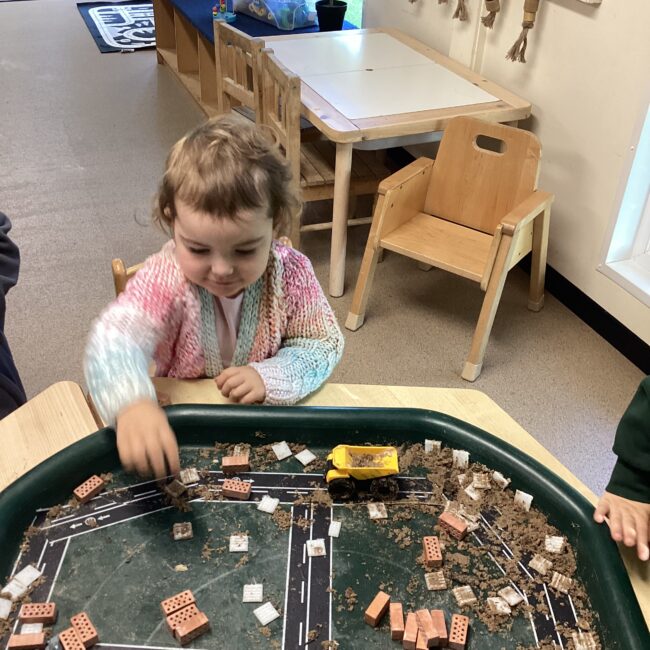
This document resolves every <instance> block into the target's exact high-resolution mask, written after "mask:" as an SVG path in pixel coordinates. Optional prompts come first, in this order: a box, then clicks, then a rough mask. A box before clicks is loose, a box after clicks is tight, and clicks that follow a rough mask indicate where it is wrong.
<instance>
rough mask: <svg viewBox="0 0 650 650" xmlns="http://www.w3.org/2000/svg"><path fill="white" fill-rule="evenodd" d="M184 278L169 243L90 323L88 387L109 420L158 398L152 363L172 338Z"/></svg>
mask: <svg viewBox="0 0 650 650" xmlns="http://www.w3.org/2000/svg"><path fill="white" fill-rule="evenodd" d="M185 282H186V281H185V279H184V278H183V276H182V273H181V272H180V270H179V269H178V267H177V266H176V264H175V261H174V260H173V257H172V253H171V251H170V249H169V248H168V247H166V248H164V249H163V250H162V251H161V252H160V253H158V254H156V255H153V256H152V257H150V258H149V259H148V260H147V261H146V263H145V265H144V266H143V267H142V268H141V269H140V270H139V271H138V272H137V274H136V275H135V276H134V277H133V278H132V279H131V280H130V281H129V283H128V284H127V286H126V289H125V290H124V291H123V292H122V293H121V294H120V295H119V297H118V298H117V299H116V300H115V301H114V302H112V303H111V304H110V305H109V306H108V307H106V309H104V311H103V312H102V313H101V314H100V316H99V318H98V319H97V320H96V321H95V322H94V323H93V326H92V328H91V332H90V336H89V339H88V343H87V345H86V352H85V358H84V372H85V375H86V383H87V385H88V390H89V391H90V394H91V396H92V398H93V401H94V403H95V406H96V407H97V410H98V412H99V414H100V416H101V417H102V419H103V420H104V422H107V423H108V424H110V425H113V424H115V420H116V418H117V415H118V414H119V412H120V411H121V410H122V409H123V408H125V407H126V406H128V405H129V404H131V403H133V402H135V401H136V400H139V399H143V398H150V399H152V400H156V391H155V388H154V386H153V383H152V381H151V379H150V378H149V372H148V369H149V365H150V363H151V361H152V359H153V356H154V352H155V350H156V348H157V346H158V345H159V344H160V343H161V342H164V341H166V340H173V339H174V331H175V330H176V329H177V328H178V326H179V324H180V321H181V318H182V304H183V286H184V284H185Z"/></svg>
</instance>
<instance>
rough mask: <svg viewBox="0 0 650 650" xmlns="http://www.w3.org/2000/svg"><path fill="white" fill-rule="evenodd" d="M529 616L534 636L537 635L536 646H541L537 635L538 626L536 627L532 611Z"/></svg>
mask: <svg viewBox="0 0 650 650" xmlns="http://www.w3.org/2000/svg"><path fill="white" fill-rule="evenodd" d="M528 618H529V619H530V627H532V628H533V636H534V637H535V647H536V648H539V638H538V637H537V628H536V627H535V621H534V619H533V615H532V613H530V614H528Z"/></svg>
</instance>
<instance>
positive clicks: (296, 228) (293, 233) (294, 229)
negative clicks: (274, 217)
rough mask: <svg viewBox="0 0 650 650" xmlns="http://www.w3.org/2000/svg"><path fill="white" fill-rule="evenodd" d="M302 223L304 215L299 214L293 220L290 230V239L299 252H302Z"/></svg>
mask: <svg viewBox="0 0 650 650" xmlns="http://www.w3.org/2000/svg"><path fill="white" fill-rule="evenodd" d="M301 223H302V214H298V215H296V216H294V217H293V219H292V220H291V227H290V228H289V239H290V240H291V245H292V246H293V247H294V248H295V249H296V250H297V251H299V250H300V226H301Z"/></svg>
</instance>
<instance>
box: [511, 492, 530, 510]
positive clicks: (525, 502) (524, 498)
mask: <svg viewBox="0 0 650 650" xmlns="http://www.w3.org/2000/svg"><path fill="white" fill-rule="evenodd" d="M532 502H533V495H532V494H528V493H527V492H522V491H521V490H517V491H516V492H515V505H518V506H519V507H520V508H523V509H524V510H525V511H526V512H528V511H529V510H530V505H531V504H532Z"/></svg>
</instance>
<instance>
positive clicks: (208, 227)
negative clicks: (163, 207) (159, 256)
mask: <svg viewBox="0 0 650 650" xmlns="http://www.w3.org/2000/svg"><path fill="white" fill-rule="evenodd" d="M175 206H176V218H175V219H174V242H175V243H176V259H177V261H178V265H179V266H180V267H181V270H182V271H183V274H184V275H185V277H186V278H187V279H188V280H189V281H190V282H193V283H194V284H196V285H198V286H200V287H203V288H204V289H206V290H207V291H209V292H210V293H211V294H213V295H215V296H218V297H220V298H234V297H235V296H236V295H238V294H239V293H241V292H242V291H243V290H244V289H245V288H246V287H248V286H249V285H251V284H253V283H254V282H255V281H256V280H258V279H259V278H260V277H261V276H262V274H263V273H264V270H265V269H266V266H267V263H268V260H269V251H270V250H271V240H272V238H273V220H272V219H270V218H269V216H268V214H267V212H266V210H265V209H264V208H258V209H255V210H247V211H243V212H241V213H240V214H239V215H238V216H237V218H236V219H231V218H229V217H228V218H219V217H218V218H215V217H214V216H213V215H210V214H207V213H205V212H197V211H196V210H194V209H193V208H191V207H190V206H189V205H187V204H186V203H183V202H182V201H179V200H178V199H177V200H176V203H175Z"/></svg>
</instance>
